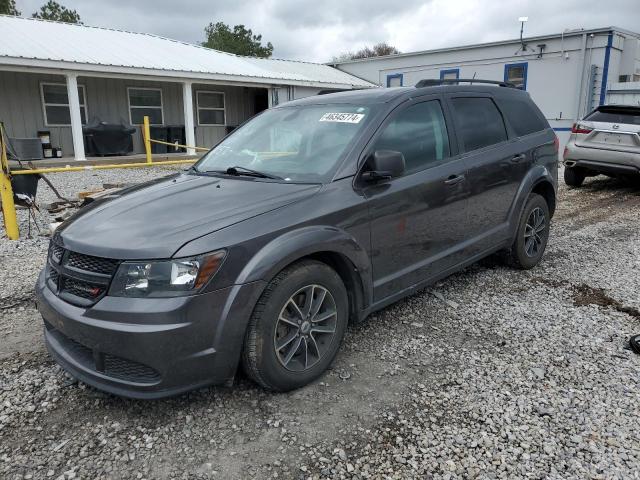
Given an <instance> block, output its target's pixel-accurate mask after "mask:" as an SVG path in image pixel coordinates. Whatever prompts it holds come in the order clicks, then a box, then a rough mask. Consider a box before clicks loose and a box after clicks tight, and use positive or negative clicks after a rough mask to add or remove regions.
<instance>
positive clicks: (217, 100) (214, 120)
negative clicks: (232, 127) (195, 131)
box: [196, 90, 225, 125]
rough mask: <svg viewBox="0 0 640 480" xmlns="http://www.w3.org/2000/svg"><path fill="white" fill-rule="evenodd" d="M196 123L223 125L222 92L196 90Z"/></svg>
mask: <svg viewBox="0 0 640 480" xmlns="http://www.w3.org/2000/svg"><path fill="white" fill-rule="evenodd" d="M196 108H197V110H198V125H224V124H225V113H224V93H221V92H209V91H206V90H200V91H197V92H196Z"/></svg>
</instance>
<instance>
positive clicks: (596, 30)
mask: <svg viewBox="0 0 640 480" xmlns="http://www.w3.org/2000/svg"><path fill="white" fill-rule="evenodd" d="M601 32H617V33H622V34H624V35H626V36H629V37H635V38H640V33H636V32H632V31H630V30H625V29H623V28H620V27H614V26H611V27H602V28H590V29H584V28H576V29H573V30H565V31H564V32H561V33H552V34H548V35H537V36H535V37H524V38H523V39H522V40H520V39H519V38H511V39H508V40H498V41H495V42H485V43H475V44H469V45H460V46H457V47H442V48H434V49H431V50H418V51H415V52H406V53H393V54H390V55H381V56H379V57H367V58H355V59H352V60H342V61H338V62H333V61H332V62H327V65H343V64H347V63H360V62H375V61H378V60H388V59H391V58H403V57H415V56H419V55H429V54H432V53H442V52H454V51H458V50H470V49H473V48H487V47H495V46H499V45H509V44H512V43H516V44H519V43H520V42H521V41H524V42H525V43H533V42H536V41H542V40H549V39H551V38H562V37H565V38H567V37H570V36H576V35H583V34H587V35H588V34H590V33H601Z"/></svg>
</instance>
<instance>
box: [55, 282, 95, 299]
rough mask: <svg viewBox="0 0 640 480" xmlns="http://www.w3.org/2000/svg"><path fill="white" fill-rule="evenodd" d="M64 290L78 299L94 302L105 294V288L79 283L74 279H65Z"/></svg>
mask: <svg viewBox="0 0 640 480" xmlns="http://www.w3.org/2000/svg"><path fill="white" fill-rule="evenodd" d="M62 290H63V291H64V292H66V293H68V294H70V295H75V296H76V297H80V298H86V299H89V300H94V299H95V298H97V297H100V296H101V295H102V294H103V293H104V288H103V287H101V286H97V285H95V284H92V283H88V282H82V281H77V280H74V279H72V278H65V279H64V286H63V288H62Z"/></svg>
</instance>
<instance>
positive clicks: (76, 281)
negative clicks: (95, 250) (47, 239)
mask: <svg viewBox="0 0 640 480" xmlns="http://www.w3.org/2000/svg"><path fill="white" fill-rule="evenodd" d="M117 268H118V260H114V259H111V258H102V257H94V256H92V255H84V254H82V253H77V252H72V251H69V250H66V249H65V248H64V247H63V246H62V244H61V239H60V236H59V235H56V236H54V237H53V238H52V239H51V243H50V245H49V265H48V267H47V278H48V280H49V288H51V290H52V291H54V292H55V293H56V294H57V295H59V296H60V298H62V299H64V300H66V301H67V302H69V303H72V304H74V305H78V306H83V307H88V306H91V305H93V304H94V303H95V302H97V301H98V300H100V299H101V298H102V297H103V296H104V295H105V294H106V292H107V290H108V288H109V283H110V282H111V277H112V276H113V275H114V273H115V271H116V269H117Z"/></svg>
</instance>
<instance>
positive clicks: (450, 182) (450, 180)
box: [444, 175, 464, 185]
mask: <svg viewBox="0 0 640 480" xmlns="http://www.w3.org/2000/svg"><path fill="white" fill-rule="evenodd" d="M463 180H464V175H451V176H450V177H449V178H447V179H446V180H445V181H444V184H445V185H455V184H457V183H460V182H461V181H463Z"/></svg>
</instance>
